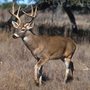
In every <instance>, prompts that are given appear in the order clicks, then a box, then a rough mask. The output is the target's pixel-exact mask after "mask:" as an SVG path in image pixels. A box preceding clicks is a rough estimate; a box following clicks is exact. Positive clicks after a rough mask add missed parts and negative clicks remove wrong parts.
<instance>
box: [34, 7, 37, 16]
mask: <svg viewBox="0 0 90 90" xmlns="http://www.w3.org/2000/svg"><path fill="white" fill-rule="evenodd" d="M36 15H37V6H36V8H35V13H34V17H36Z"/></svg>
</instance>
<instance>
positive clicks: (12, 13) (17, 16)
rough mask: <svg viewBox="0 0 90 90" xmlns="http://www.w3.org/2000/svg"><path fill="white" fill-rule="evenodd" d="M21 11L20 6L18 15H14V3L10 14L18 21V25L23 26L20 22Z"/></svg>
mask: <svg viewBox="0 0 90 90" xmlns="http://www.w3.org/2000/svg"><path fill="white" fill-rule="evenodd" d="M19 11H20V6H19V8H18V11H17V14H16V15H15V14H14V12H15V8H14V3H13V5H12V12H10V14H11V15H13V16H14V17H16V18H17V19H18V25H20V24H21V20H20V17H19Z"/></svg>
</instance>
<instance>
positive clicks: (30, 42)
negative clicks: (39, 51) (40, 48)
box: [22, 31, 38, 50]
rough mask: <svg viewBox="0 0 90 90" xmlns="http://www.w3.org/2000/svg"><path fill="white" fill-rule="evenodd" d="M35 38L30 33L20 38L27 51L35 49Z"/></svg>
mask: <svg viewBox="0 0 90 90" xmlns="http://www.w3.org/2000/svg"><path fill="white" fill-rule="evenodd" d="M36 37H37V35H34V34H33V33H32V32H30V31H27V32H26V33H25V36H24V37H23V38H22V40H23V42H24V43H25V45H26V46H27V47H28V49H30V50H34V49H35V48H36V47H37V44H38V41H37V43H36Z"/></svg>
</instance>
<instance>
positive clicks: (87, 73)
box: [0, 33, 90, 90]
mask: <svg viewBox="0 0 90 90" xmlns="http://www.w3.org/2000/svg"><path fill="white" fill-rule="evenodd" d="M8 36H9V35H8V34H6V33H0V90H90V70H87V69H86V68H87V67H88V68H90V61H89V60H90V54H89V53H90V45H89V44H88V43H83V44H81V45H79V44H78V45H77V50H76V52H75V55H74V57H73V61H74V65H75V71H74V80H73V81H71V82H69V83H67V84H66V85H65V84H63V79H64V73H65V66H64V63H63V62H62V61H61V60H56V61H50V62H48V63H47V64H46V65H45V66H44V72H45V74H46V76H48V78H49V80H47V81H46V82H45V83H44V85H42V86H41V87H37V86H35V84H34V79H33V70H34V65H35V63H36V61H35V59H34V58H33V56H32V55H31V53H30V51H29V50H28V49H27V48H26V47H25V46H24V44H23V42H22V40H21V39H18V40H14V39H13V38H12V37H11V36H9V37H8Z"/></svg>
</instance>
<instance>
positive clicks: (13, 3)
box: [12, 3, 15, 14]
mask: <svg viewBox="0 0 90 90" xmlns="http://www.w3.org/2000/svg"><path fill="white" fill-rule="evenodd" d="M14 4H15V3H13V5H12V14H14Z"/></svg>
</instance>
